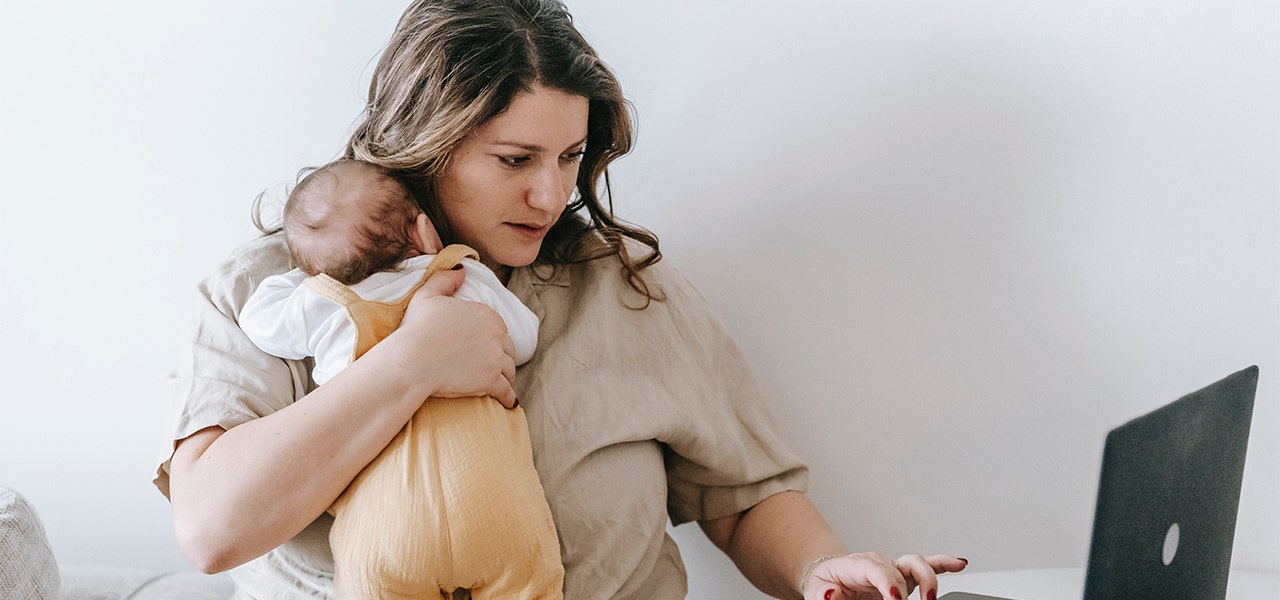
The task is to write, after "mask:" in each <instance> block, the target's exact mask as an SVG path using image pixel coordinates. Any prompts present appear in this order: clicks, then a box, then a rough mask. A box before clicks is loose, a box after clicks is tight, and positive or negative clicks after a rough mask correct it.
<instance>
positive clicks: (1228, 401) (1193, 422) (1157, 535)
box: [939, 366, 1258, 600]
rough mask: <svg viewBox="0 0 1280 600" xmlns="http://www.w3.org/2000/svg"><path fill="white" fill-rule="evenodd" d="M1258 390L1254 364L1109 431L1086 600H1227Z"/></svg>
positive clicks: (960, 595)
mask: <svg viewBox="0 0 1280 600" xmlns="http://www.w3.org/2000/svg"><path fill="white" fill-rule="evenodd" d="M1257 387H1258V367H1256V366H1253V367H1249V368H1247V369H1244V370H1243V371H1240V372H1238V373H1234V374H1232V375H1230V376H1228V377H1227V378H1225V379H1223V380H1221V381H1219V382H1217V383H1214V384H1213V385H1210V386H1209V387H1206V388H1204V389H1202V390H1200V391H1197V392H1194V393H1191V394H1188V395H1186V396H1183V397H1182V398H1179V399H1178V400H1176V401H1174V402H1173V403H1171V404H1168V405H1166V406H1164V407H1162V408H1159V409H1156V410H1154V411H1152V412H1150V413H1148V414H1146V415H1143V416H1141V417H1138V418H1136V419H1134V420H1132V421H1130V422H1128V423H1126V424H1124V425H1122V426H1120V427H1117V428H1115V429H1113V430H1111V432H1110V433H1109V434H1107V441H1106V446H1105V448H1104V450H1103V455H1102V478H1101V482H1100V483H1099V485H1098V503H1097V508H1096V509H1095V511H1094V517H1093V541H1092V543H1091V545H1090V548H1089V567H1088V570H1087V571H1086V573H1085V586H1084V599H1085V600H1106V599H1112V598H1117V599H1118V598H1124V599H1127V600H1146V599H1155V598H1159V599H1161V600H1212V599H1215V598H1216V599H1222V598H1225V597H1226V593H1227V575H1228V573H1229V571H1230V568H1231V544H1232V540H1233V539H1234V537H1235V529H1236V511H1237V509H1238V508H1239V505H1240V483H1241V481H1242V480H1243V479H1244V457H1245V449H1246V446H1247V445H1248V441H1249V424H1250V422H1251V419H1252V416H1253V398H1254V394H1255V392H1256V391H1257ZM939 600H1008V599H1005V598H996V597H994V596H982V595H978V594H971V593H965V592H951V593H948V594H946V595H944V596H942V597H941V598H940V599H939ZM1027 600H1034V599H1027Z"/></svg>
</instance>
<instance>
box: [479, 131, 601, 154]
mask: <svg viewBox="0 0 1280 600" xmlns="http://www.w3.org/2000/svg"><path fill="white" fill-rule="evenodd" d="M489 143H490V144H493V145H495V146H510V147H512V148H519V149H521V150H524V151H526V152H531V153H538V152H542V151H544V150H546V149H545V148H543V147H542V146H539V145H537V144H525V143H523V142H512V141H508V140H502V139H497V140H489ZM585 143H587V136H585V135H584V136H582V139H580V140H578V141H576V142H574V143H572V144H569V149H573V148H577V147H578V146H581V145H583V144H585Z"/></svg>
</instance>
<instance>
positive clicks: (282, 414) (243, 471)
mask: <svg viewBox="0 0 1280 600" xmlns="http://www.w3.org/2000/svg"><path fill="white" fill-rule="evenodd" d="M394 352H395V348H394V347H393V345H385V346H384V345H382V344H380V345H378V346H375V347H374V348H373V349H371V350H370V351H369V352H368V353H366V354H365V356H363V357H362V358H361V359H360V360H358V361H355V362H353V363H352V364H351V365H350V366H348V367H347V369H346V370H344V371H343V372H341V373H339V374H338V375H337V376H336V377H334V378H333V379H332V380H330V381H329V382H328V383H326V384H325V385H324V386H321V387H320V388H319V389H317V390H315V391H313V392H312V393H311V394H309V395H307V397H305V398H303V399H302V400H299V401H298V402H296V403H294V404H292V405H290V406H288V407H286V408H284V409H282V410H280V411H279V412H276V413H274V414H272V415H269V416H266V417H263V418H260V419H255V420H253V421H250V422H248V423H245V424H243V425H240V426H237V427H235V428H233V429H231V430H230V431H223V430H222V429H221V428H218V427H213V428H208V429H205V430H202V431H200V432H198V433H196V434H195V435H193V436H191V437H188V438H186V439H185V440H183V441H182V442H181V443H180V444H179V446H178V449H177V450H176V451H175V452H174V456H173V461H172V463H171V469H170V470H171V474H170V477H171V486H170V499H171V501H172V504H173V512H174V527H175V531H176V534H177V537H178V541H179V545H180V546H181V547H182V549H183V551H184V552H185V553H186V554H187V555H188V557H189V558H190V559H191V560H192V562H193V563H195V564H196V566H197V567H198V568H200V569H201V570H202V571H205V572H219V571H224V570H226V569H229V568H231V567H234V566H237V565H239V564H241V563H244V562H246V561H248V560H251V559H253V558H255V557H257V556H260V555H262V554H264V553H266V552H267V551H269V550H271V549H272V548H274V547H276V546H278V545H280V544H282V543H284V542H285V541H287V540H288V539H290V538H291V537H293V536H294V535H296V534H297V533H298V532H300V531H302V529H303V528H305V527H306V526H307V525H308V524H310V523H311V522H312V521H314V520H315V519H316V518H317V517H318V516H320V514H322V513H323V512H324V511H325V510H326V509H328V507H329V506H330V505H331V504H332V503H333V501H334V500H335V499H336V498H337V497H338V495H339V494H341V493H342V491H343V489H345V488H346V486H347V484H348V483H349V482H350V481H351V480H352V479H353V478H354V477H355V476H356V475H357V474H358V473H359V472H360V470H361V469H363V468H364V466H365V465H366V464H368V463H369V461H371V460H373V458H374V457H375V456H377V454H378V452H380V451H381V450H382V448H384V447H385V446H386V445H387V443H388V442H390V440H391V439H392V438H393V437H394V436H395V435H396V433H397V432H398V431H399V430H400V429H401V427H402V426H403V425H404V423H405V422H406V421H408V420H409V418H410V417H411V416H412V415H413V413H414V411H416V410H417V408H418V407H419V406H420V405H421V403H422V401H423V400H424V399H425V398H426V397H427V396H428V395H429V394H430V393H431V391H430V390H431V389H432V387H431V383H430V381H429V379H428V376H427V374H415V375H414V377H412V378H405V377H398V376H396V375H395V374H396V373H398V372H402V371H403V369H389V368H388V367H387V364H388V361H397V360H399V359H398V357H396V356H394V355H393V353H394Z"/></svg>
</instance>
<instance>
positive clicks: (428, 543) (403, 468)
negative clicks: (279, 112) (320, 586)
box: [306, 244, 564, 600]
mask: <svg viewBox="0 0 1280 600" xmlns="http://www.w3.org/2000/svg"><path fill="white" fill-rule="evenodd" d="M464 257H469V258H478V256H477V254H476V252H475V251H474V250H472V249H471V248H468V247H466V246H462V245H457V244H455V245H451V246H449V247H447V248H445V249H444V250H442V251H441V252H440V254H438V255H437V256H436V257H435V258H434V259H433V260H432V261H431V264H430V266H429V267H428V269H427V272H426V273H425V274H424V275H423V278H422V281H421V282H419V283H418V284H417V285H416V286H414V288H413V289H412V290H410V291H409V293H407V294H405V296H404V297H403V298H401V299H400V300H399V301H397V302H391V303H383V302H374V301H370V300H364V299H362V298H360V297H359V296H357V295H356V294H355V292H353V291H352V290H351V289H350V288H348V287H347V286H345V285H342V284H341V283H338V282H337V281H336V280H334V279H332V278H330V277H328V276H325V275H318V276H315V277H310V278H308V279H307V280H306V285H307V286H308V287H310V288H311V289H312V290H313V291H315V292H317V293H318V294H320V295H322V296H324V297H326V298H329V299H331V300H333V301H334V302H337V303H338V304H340V305H342V306H343V307H344V308H346V310H347V316H348V318H349V319H350V320H351V322H352V323H353V324H354V325H355V327H356V331H357V338H356V349H355V354H354V356H353V357H352V360H354V359H355V358H357V357H359V356H360V355H361V354H363V353H364V352H365V351H367V350H368V349H369V348H371V347H373V345H374V344H376V343H377V342H378V341H380V340H382V339H383V338H385V337H386V336H387V335H389V334H390V333H391V332H392V331H394V330H395V329H396V327H398V326H399V325H400V320H401V319H402V318H403V317H404V312H405V309H406V308H407V307H408V305H409V300H410V299H411V298H412V297H413V294H414V292H415V291H417V289H418V288H419V287H421V286H422V284H423V283H425V282H426V280H427V279H429V278H430V277H431V275H432V274H433V273H435V272H437V271H440V270H448V269H450V268H452V267H453V266H454V265H456V264H457V263H458V262H459V261H460V260H462V258H464ZM330 512H332V513H333V514H334V524H333V528H332V530H331V531H330V533H329V543H330V545H331V546H332V547H333V560H334V571H335V577H334V591H335V593H336V595H337V597H338V599H339V600H347V599H360V600H400V599H404V600H410V599H412V600H422V599H429V598H450V597H451V596H452V593H453V592H454V590H456V589H468V590H470V592H471V597H472V598H473V600H491V599H492V600H497V599H511V600H517V599H518V600H533V599H557V600H558V599H560V598H562V597H563V591H562V590H563V585H564V567H563V566H562V565H561V564H560V545H559V542H558V541H557V539H556V532H555V525H554V524H553V523H552V520H551V510H550V508H549V507H548V506H547V501H546V496H545V495H544V494H543V491H542V484H541V482H540V481H539V480H538V474H537V472H535V471H534V468H533V452H532V449H531V445H530V442H529V429H528V423H527V422H526V421H525V416H524V411H523V410H522V409H520V408H516V409H513V410H508V409H506V408H503V407H502V405H501V404H499V403H498V402H497V401H495V400H494V399H493V398H491V397H488V396H483V397H480V396H477V397H472V398H430V399H428V400H427V401H426V402H424V403H423V404H422V407H421V408H419V409H418V412H417V413H415V414H414V415H413V418H412V419H410V421H409V422H408V423H407V424H406V425H405V426H404V429H402V430H401V431H400V433H398V434H397V435H396V437H395V439H393V440H392V441H391V443H389V444H388V445H387V447H386V448H385V449H384V450H383V451H382V453H381V454H379V455H378V457H377V458H375V459H374V460H373V462H371V463H369V465H368V466H366V467H365V468H364V470H363V471H361V473H360V474H359V475H358V476H356V478H355V480H354V481H352V482H351V485H350V486H349V487H348V488H347V489H346V491H344V492H343V493H342V495H341V496H339V497H338V499H337V501H335V502H334V504H333V506H332V507H331V508H330Z"/></svg>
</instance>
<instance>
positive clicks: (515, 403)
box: [511, 398, 520, 408]
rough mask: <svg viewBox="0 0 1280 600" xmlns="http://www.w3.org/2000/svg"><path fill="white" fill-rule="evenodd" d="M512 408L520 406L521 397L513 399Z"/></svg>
mask: <svg viewBox="0 0 1280 600" xmlns="http://www.w3.org/2000/svg"><path fill="white" fill-rule="evenodd" d="M511 408H520V399H519V398H516V399H515V400H512V401H511Z"/></svg>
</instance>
